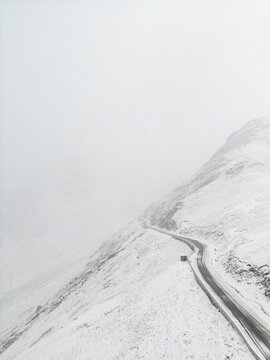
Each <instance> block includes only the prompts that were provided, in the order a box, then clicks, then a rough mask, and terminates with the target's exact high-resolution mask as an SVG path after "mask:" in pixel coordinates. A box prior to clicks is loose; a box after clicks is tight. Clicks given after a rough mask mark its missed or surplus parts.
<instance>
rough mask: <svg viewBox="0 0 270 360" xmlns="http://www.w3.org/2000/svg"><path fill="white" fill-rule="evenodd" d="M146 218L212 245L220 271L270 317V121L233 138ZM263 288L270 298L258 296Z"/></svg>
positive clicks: (250, 125)
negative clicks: (229, 275) (231, 276)
mask: <svg viewBox="0 0 270 360" xmlns="http://www.w3.org/2000/svg"><path fill="white" fill-rule="evenodd" d="M145 218H147V219H148V221H149V222H150V223H151V224H153V225H156V226H159V227H161V228H166V229H170V230H173V231H176V232H178V233H180V234H183V235H188V236H192V237H194V238H197V239H200V240H201V241H202V242H205V243H207V244H208V245H209V246H212V247H213V248H214V249H215V253H216V258H215V260H216V261H215V265H216V266H217V267H218V268H219V271H221V272H222V271H224V273H223V275H224V276H227V275H228V274H229V273H232V274H233V276H234V279H235V281H236V282H235V284H237V286H238V287H239V286H240V287H241V286H242V290H243V292H244V293H246V296H251V297H252V299H253V300H256V301H259V302H260V303H261V304H263V306H264V311H265V312H267V313H268V314H269V315H270V302H269V301H267V297H270V290H269V284H270V267H269V264H270V121H269V120H267V119H258V120H253V121H251V122H249V123H248V124H247V125H246V126H244V127H243V128H242V129H240V130H239V131H238V132H236V133H234V134H232V135H231V136H230V137H229V139H228V141H227V142H226V143H225V145H224V146H223V147H222V148H221V149H220V150H219V151H218V152H217V153H216V154H215V155H214V156H213V157H212V158H211V159H210V161H209V162H208V163H207V164H206V165H205V166H204V167H203V168H202V169H201V170H200V171H199V172H198V173H197V174H196V175H195V177H194V178H193V179H191V181H189V182H188V183H186V184H184V185H183V186H181V187H179V188H177V189H175V191H174V192H173V193H171V194H170V195H169V196H167V197H165V198H164V199H163V200H162V201H160V202H157V203H156V204H154V205H152V206H151V207H150V208H149V209H148V210H147V211H146V213H145ZM225 270H226V271H225ZM228 279H229V278H228ZM229 280H230V282H231V281H232V279H231V278H230V279H229ZM245 284H246V285H247V286H245ZM258 287H259V288H260V294H264V295H265V297H264V296H259V295H258V296H257V290H258Z"/></svg>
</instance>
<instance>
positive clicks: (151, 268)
mask: <svg viewBox="0 0 270 360" xmlns="http://www.w3.org/2000/svg"><path fill="white" fill-rule="evenodd" d="M189 251H190V250H189V249H188V248H187V247H186V246H185V245H184V244H182V243H181V242H179V241H175V240H172V238H171V237H168V236H166V235H161V234H158V233H156V232H154V231H152V230H145V229H144V228H142V226H141V225H140V224H139V223H138V222H134V223H132V224H130V225H129V226H128V227H127V228H126V229H124V230H122V231H120V232H119V233H118V234H116V235H115V236H114V237H113V238H112V239H111V240H110V241H107V242H106V243H104V245H103V246H102V247H101V249H100V250H99V251H97V252H96V253H95V254H94V255H93V256H92V257H91V258H90V259H89V261H88V264H87V265H86V267H85V269H84V270H83V271H82V272H80V273H79V274H78V275H77V276H76V277H75V278H73V279H72V280H71V281H70V282H69V283H67V284H66V286H64V287H62V288H60V289H59V291H58V292H57V293H56V294H55V295H54V296H52V297H50V298H49V299H47V300H46V301H45V302H41V303H40V304H39V306H38V307H37V308H36V309H35V310H34V311H32V313H31V314H29V313H28V312H27V313H25V318H24V319H21V321H20V322H19V323H18V324H17V326H16V327H13V328H12V329H10V327H8V326H7V329H6V331H5V336H4V335H3V334H2V336H1V348H2V350H3V349H5V351H4V352H3V353H2V357H1V359H3V360H11V359H17V360H36V359H39V360H56V359H57V360H69V359H70V360H71V359H72V360H74V359H76V360H87V359H95V360H99V359H100V360H113V359H114V360H116V359H119V360H120V359H125V360H127V359H130V360H131V359H147V360H149V359H155V360H156V359H172V360H173V359H175V360H176V359H179V358H181V359H183V360H188V359H197V360H205V359H209V360H210V359H211V360H214V359H215V360H216V359H237V360H241V359H242V360H251V359H253V357H252V356H251V355H250V353H249V352H248V350H247V348H246V346H245V345H244V344H243V342H242V340H241V339H240V338H239V336H238V334H237V333H235V331H234V330H233V329H232V328H231V326H230V325H229V323H228V322H227V321H226V320H225V319H224V318H223V316H222V315H221V314H220V312H219V311H218V310H217V309H216V308H215V307H214V306H213V305H212V304H211V302H210V301H209V299H208V298H207V296H206V295H205V294H204V292H203V291H202V290H201V289H200V288H199V286H198V285H197V283H196V282H195V280H194V277H193V274H192V271H191V269H190V267H189V265H188V263H181V262H179V255H180V254H183V253H186V254H188V253H189ZM33 290H34V291H36V289H33ZM38 291H39V290H38ZM20 295H22V294H20ZM21 306H22V308H21V310H23V306H24V305H23V304H21Z"/></svg>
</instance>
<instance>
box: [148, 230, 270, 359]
mask: <svg viewBox="0 0 270 360" xmlns="http://www.w3.org/2000/svg"><path fill="white" fill-rule="evenodd" d="M146 227H149V228H151V229H153V230H155V231H158V232H161V233H163V234H166V235H169V236H171V237H173V238H174V239H176V240H180V241H182V242H184V243H186V244H187V245H188V246H189V247H190V248H191V249H192V250H196V249H198V256H197V264H198V268H199V271H200V273H201V275H202V276H203V278H204V280H205V281H206V282H207V284H208V285H209V286H210V287H211V288H212V290H213V291H214V292H215V293H216V294H217V295H218V296H219V298H220V299H221V300H222V302H223V303H224V304H225V305H226V306H227V308H229V309H230V311H231V312H232V314H233V315H234V316H235V317H236V318H237V319H238V321H239V322H240V324H241V325H242V327H243V328H244V329H245V330H246V332H247V334H248V335H249V337H250V338H251V339H252V341H253V342H254V344H255V345H256V347H257V348H258V350H259V352H260V353H261V356H260V357H258V358H260V359H267V360H270V333H269V331H268V330H267V329H266V328H265V327H264V326H263V325H262V324H261V323H260V322H259V321H258V320H256V319H255V318H254V316H252V315H251V314H250V313H249V312H248V311H247V310H246V309H244V308H243V307H242V306H241V305H240V304H239V303H238V302H237V301H236V300H235V299H234V298H233V297H232V296H231V295H230V294H228V293H227V292H226V291H225V290H224V289H223V288H222V287H221V285H220V284H219V283H218V282H217V280H215V278H214V277H213V276H212V274H211V273H210V271H209V270H208V268H207V264H206V261H205V260H206V259H205V249H206V248H205V246H204V245H203V244H201V243H200V242H199V241H197V240H192V239H189V238H184V237H182V236H179V235H175V234H172V233H170V232H168V231H165V230H161V229H157V228H154V227H151V226H146Z"/></svg>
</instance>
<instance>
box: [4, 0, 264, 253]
mask: <svg viewBox="0 0 270 360" xmlns="http://www.w3.org/2000/svg"><path fill="white" fill-rule="evenodd" d="M0 6H1V8H0V11H1V19H0V20H1V23H0V26H1V28H0V30H1V33H0V36H1V38H0V41H1V42H0V54H1V63H0V71H1V74H0V75H1V94H0V100H1V199H2V200H1V209H2V213H1V214H2V215H1V220H2V221H1V225H2V244H6V245H5V246H6V247H7V248H8V249H9V251H10V259H12V251H13V250H14V254H17V253H16V251H18V249H19V251H24V252H26V251H28V250H30V249H31V250H33V249H35V251H36V253H37V254H38V252H41V251H42V250H41V249H42V248H43V245H44V243H46V244H49V245H48V246H56V247H57V246H58V245H59V244H60V247H63V248H64V247H67V248H68V247H71V248H73V249H75V248H77V247H78V246H80V245H85V244H86V245H87V247H88V248H89V251H90V252H91V251H93V250H94V249H95V248H96V247H97V246H98V245H99V244H100V243H101V242H102V240H103V239H104V238H106V237H108V236H109V235H110V234H112V233H113V232H114V231H116V230H118V229H119V228H120V227H122V226H124V225H125V224H126V223H127V222H129V221H130V220H131V219H133V218H136V217H137V216H138V215H140V214H141V212H142V211H143V209H144V208H145V207H146V206H148V205H149V204H150V203H151V202H153V201H155V200H158V199H159V198H160V197H161V196H163V195H164V194H166V193H167V192H169V191H171V190H172V189H173V188H174V187H176V186H179V185H180V184H181V183H182V182H183V181H186V180H188V179H189V178H190V177H191V176H192V175H193V174H194V172H195V171H197V170H198V168H199V167H200V166H202V165H203V164H204V162H205V161H207V160H208V159H209V157H210V156H212V155H213V153H214V152H215V151H216V150H217V149H218V148H219V147H220V146H221V145H222V144H223V143H224V141H225V140H226V138H227V137H228V136H229V135H230V133H231V132H233V131H235V130H237V129H238V128H239V127H241V126H242V125H243V124H245V123H246V122H247V121H248V120H250V119H253V118H257V117H269V114H270V101H269V99H270V2H269V0H266V1H262V0H253V1H251V0H233V1H230V0H227V1H221V0H213V1H203V0H200V1H194V0H193V1H192V0H186V1H184V0H178V1H172V0H166V1H165V0H164V1H160V0H143V1H140V0H137V1H135V0H134V1H129V0H125V1H118V0H110V1H101V0H96V1H94V0H88V1H82V0H76V1H75V0H73V1H70V0H65V1H64V0H63V1H61V0H53V1H51V0H43V1H41V0H32V1H31V0H2V2H1V5H0ZM7 244H8V245H7ZM42 255H43V256H46V254H45V253H43V254H42ZM16 256H18V255H16Z"/></svg>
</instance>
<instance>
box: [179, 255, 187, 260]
mask: <svg viewBox="0 0 270 360" xmlns="http://www.w3.org/2000/svg"><path fill="white" fill-rule="evenodd" d="M187 260H188V257H187V256H186V255H181V256H180V261H187Z"/></svg>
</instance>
